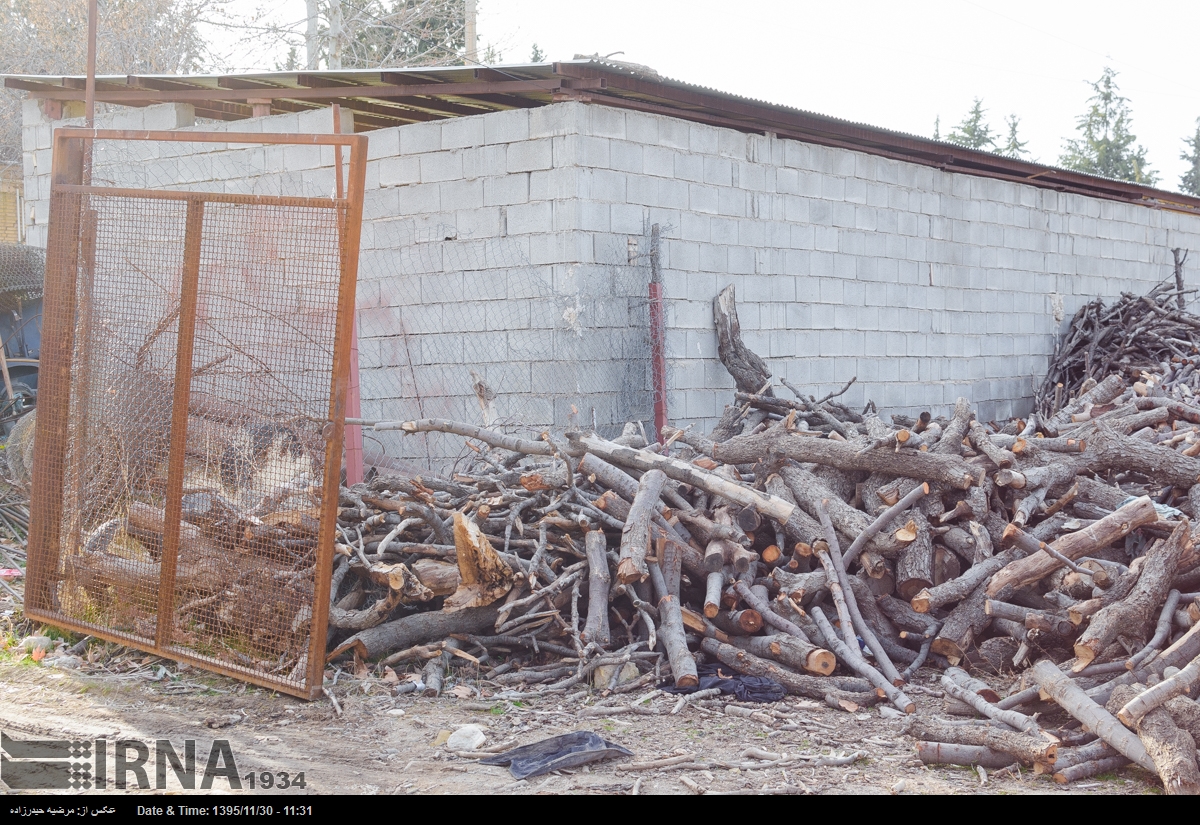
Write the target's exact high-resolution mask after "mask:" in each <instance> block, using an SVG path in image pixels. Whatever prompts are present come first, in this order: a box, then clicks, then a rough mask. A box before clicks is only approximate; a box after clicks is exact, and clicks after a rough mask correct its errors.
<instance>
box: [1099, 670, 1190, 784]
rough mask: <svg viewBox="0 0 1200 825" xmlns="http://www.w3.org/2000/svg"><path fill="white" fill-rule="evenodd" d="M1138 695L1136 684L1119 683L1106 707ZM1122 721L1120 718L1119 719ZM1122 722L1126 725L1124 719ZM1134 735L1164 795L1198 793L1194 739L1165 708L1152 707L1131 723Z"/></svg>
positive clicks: (1118, 706)
mask: <svg viewBox="0 0 1200 825" xmlns="http://www.w3.org/2000/svg"><path fill="white" fill-rule="evenodd" d="M1138 696H1139V691H1138V688H1137V687H1134V686H1132V685H1122V686H1120V687H1118V688H1117V689H1116V690H1114V691H1113V694H1112V697H1111V698H1110V699H1109V700H1108V709H1109V710H1110V711H1111V710H1116V709H1118V708H1121V707H1122V706H1123V705H1124V707H1128V706H1129V703H1130V702H1133V701H1135V700H1136V699H1137V697H1138ZM1122 721H1124V720H1122ZM1126 724H1129V723H1128V722H1127V723H1126ZM1133 728H1134V730H1136V731H1137V734H1138V738H1139V739H1141V740H1142V744H1143V745H1144V746H1145V747H1146V752H1147V753H1148V754H1149V755H1150V758H1151V759H1152V760H1153V762H1154V767H1155V769H1156V771H1157V772H1158V778H1159V779H1161V780H1162V783H1163V788H1164V789H1165V790H1166V792H1167V795H1168V796H1175V795H1181V796H1196V795H1200V767H1197V765H1196V740H1194V739H1192V736H1191V734H1189V733H1188V732H1187V731H1183V730H1180V729H1179V728H1178V727H1177V726H1176V725H1175V721H1174V720H1173V719H1172V718H1171V714H1170V713H1168V712H1167V709H1166V708H1162V707H1153V708H1150V709H1148V710H1147V711H1146V713H1145V714H1144V715H1142V716H1139V717H1137V719H1136V721H1135V722H1134V724H1133Z"/></svg>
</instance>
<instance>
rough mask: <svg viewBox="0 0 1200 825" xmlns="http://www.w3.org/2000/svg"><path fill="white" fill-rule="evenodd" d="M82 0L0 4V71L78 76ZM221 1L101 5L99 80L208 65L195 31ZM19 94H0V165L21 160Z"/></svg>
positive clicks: (136, 0) (83, 49) (110, 1)
mask: <svg viewBox="0 0 1200 825" xmlns="http://www.w3.org/2000/svg"><path fill="white" fill-rule="evenodd" d="M87 6H88V4H87V0H0V43H3V44H4V48H3V50H0V72H5V73H11V74H59V75H63V74H82V73H83V72H84V68H85V65H86V63H87ZM222 6H223V2H222V1H221V0H107V2H105V0H101V2H100V4H99V11H100V20H99V30H98V35H97V43H96V71H97V73H99V74H151V73H172V74H173V73H186V72H191V71H196V70H198V69H200V68H202V67H203V66H204V64H205V63H206V62H207V60H208V49H207V44H206V43H205V41H204V38H203V37H202V36H201V34H200V30H199V26H200V25H201V23H202V22H204V20H205V16H206V15H208V14H211V13H212V12H214V11H217V10H219V9H220V8H221V7H222ZM22 96H23V95H22V93H17V92H12V91H8V90H5V91H3V92H0V160H2V161H6V162H16V161H19V160H20V159H21V98H22Z"/></svg>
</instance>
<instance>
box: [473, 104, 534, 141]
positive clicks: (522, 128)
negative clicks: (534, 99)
mask: <svg viewBox="0 0 1200 825" xmlns="http://www.w3.org/2000/svg"><path fill="white" fill-rule="evenodd" d="M529 112H530V110H529V109H508V110H506V111H502V112H490V113H488V114H486V115H479V119H480V120H482V121H483V142H484V143H490V144H496V143H515V142H516V141H519V140H527V139H528V138H529Z"/></svg>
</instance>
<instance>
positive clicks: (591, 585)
mask: <svg viewBox="0 0 1200 825" xmlns="http://www.w3.org/2000/svg"><path fill="white" fill-rule="evenodd" d="M583 548H584V552H585V553H586V554H587V562H588V614H587V623H586V624H585V625H584V627H583V633H581V634H580V639H581V640H582V641H583V643H584V644H588V643H590V642H595V643H596V644H598V645H600V646H601V647H607V646H608V643H609V641H611V638H612V633H611V631H610V630H609V625H608V586H609V585H610V584H611V583H612V576H611V575H610V574H609V572H608V555H607V552H608V541H607V539H606V538H605V536H604V532H603V531H601V530H590V531H588V534H587V535H586V536H584V538H583Z"/></svg>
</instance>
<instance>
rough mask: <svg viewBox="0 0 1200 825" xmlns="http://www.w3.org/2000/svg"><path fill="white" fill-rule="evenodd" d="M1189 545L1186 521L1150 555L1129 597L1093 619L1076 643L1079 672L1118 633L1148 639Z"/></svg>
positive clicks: (1101, 611) (1103, 610)
mask: <svg viewBox="0 0 1200 825" xmlns="http://www.w3.org/2000/svg"><path fill="white" fill-rule="evenodd" d="M1189 542H1190V538H1189V535H1188V522H1187V521H1186V520H1184V521H1182V522H1180V524H1179V526H1178V527H1176V528H1175V530H1174V532H1172V533H1171V537H1170V538H1169V539H1167V540H1166V541H1165V542H1162V543H1161V544H1159V545H1158V549H1157V551H1156V552H1154V551H1152V552H1151V553H1149V554H1147V556H1146V557H1145V560H1144V561H1143V563H1142V572H1141V575H1140V576H1138V580H1137V584H1135V585H1134V586H1133V589H1132V590H1131V591H1130V593H1129V595H1128V596H1126V597H1125V598H1124V599H1122V600H1121V601H1120V602H1117V603H1116V604H1113V605H1110V606H1108V607H1105V608H1103V609H1102V610H1100V611H1099V612H1098V613H1096V614H1095V615H1094V616H1092V620H1091V622H1089V624H1088V627H1087V630H1085V631H1084V632H1083V635H1082V636H1080V637H1079V639H1078V641H1076V642H1075V656H1076V657H1077V658H1078V659H1079V662H1080V664H1077V665H1076V669H1077V670H1082V669H1083V668H1084V667H1086V666H1087V663H1088V662H1090V661H1092V660H1093V659H1095V658H1096V656H1097V654H1099V653H1100V651H1101V650H1103V649H1104V647H1105V646H1106V645H1108V644H1109V643H1110V642H1112V641H1113V640H1114V639H1116V638H1117V634H1118V633H1121V634H1124V635H1126V636H1129V637H1132V638H1135V639H1138V640H1141V639H1144V638H1145V637H1146V632H1147V630H1148V629H1149V627H1150V621H1151V619H1152V617H1153V615H1154V611H1155V610H1156V609H1157V608H1158V607H1159V606H1160V605H1161V604H1162V603H1163V600H1164V599H1165V598H1166V596H1167V592H1168V591H1169V590H1170V589H1171V581H1172V579H1174V577H1175V569H1176V567H1177V565H1178V563H1179V556H1180V554H1182V553H1183V550H1184V546H1185V545H1187V544H1188V543H1189Z"/></svg>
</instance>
